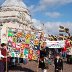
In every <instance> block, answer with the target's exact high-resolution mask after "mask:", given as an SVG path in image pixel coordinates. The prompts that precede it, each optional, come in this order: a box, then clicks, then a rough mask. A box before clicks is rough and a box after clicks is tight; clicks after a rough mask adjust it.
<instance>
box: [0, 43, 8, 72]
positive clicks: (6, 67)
mask: <svg viewBox="0 0 72 72" xmlns="http://www.w3.org/2000/svg"><path fill="white" fill-rule="evenodd" d="M1 47H2V49H1V54H2V55H3V56H4V58H3V59H2V62H3V63H4V72H5V71H6V70H7V72H8V67H9V64H8V63H9V58H7V52H8V51H7V45H6V44H5V43H2V44H1Z"/></svg>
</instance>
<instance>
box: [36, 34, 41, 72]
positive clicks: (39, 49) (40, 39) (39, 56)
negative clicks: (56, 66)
mask: <svg viewBox="0 0 72 72" xmlns="http://www.w3.org/2000/svg"><path fill="white" fill-rule="evenodd" d="M41 35H42V33H41ZM41 35H40V39H39V51H40V48H41V43H40V42H41V38H42V36H41ZM39 59H40V55H39V58H38V65H39ZM38 65H37V72H39V71H38Z"/></svg>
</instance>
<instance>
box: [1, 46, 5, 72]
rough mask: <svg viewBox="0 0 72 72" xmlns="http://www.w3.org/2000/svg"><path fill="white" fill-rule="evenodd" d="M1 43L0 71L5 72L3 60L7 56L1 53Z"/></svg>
mask: <svg viewBox="0 0 72 72" xmlns="http://www.w3.org/2000/svg"><path fill="white" fill-rule="evenodd" d="M1 49H2V48H1V45H0V72H4V62H3V61H2V59H3V58H5V57H4V56H3V55H2V53H1Z"/></svg>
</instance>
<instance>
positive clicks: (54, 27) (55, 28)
mask: <svg viewBox="0 0 72 72" xmlns="http://www.w3.org/2000/svg"><path fill="white" fill-rule="evenodd" d="M60 25H62V26H64V27H66V28H69V29H70V33H72V32H71V31H72V28H71V27H72V22H46V23H45V26H46V27H47V28H48V31H49V33H51V34H59V26H60Z"/></svg>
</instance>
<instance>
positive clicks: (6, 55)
mask: <svg viewBox="0 0 72 72" xmlns="http://www.w3.org/2000/svg"><path fill="white" fill-rule="evenodd" d="M7 28H8V27H6V34H7V36H6V39H7V44H6V72H7V71H8V69H7V67H8V63H7V47H8V29H7Z"/></svg>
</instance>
